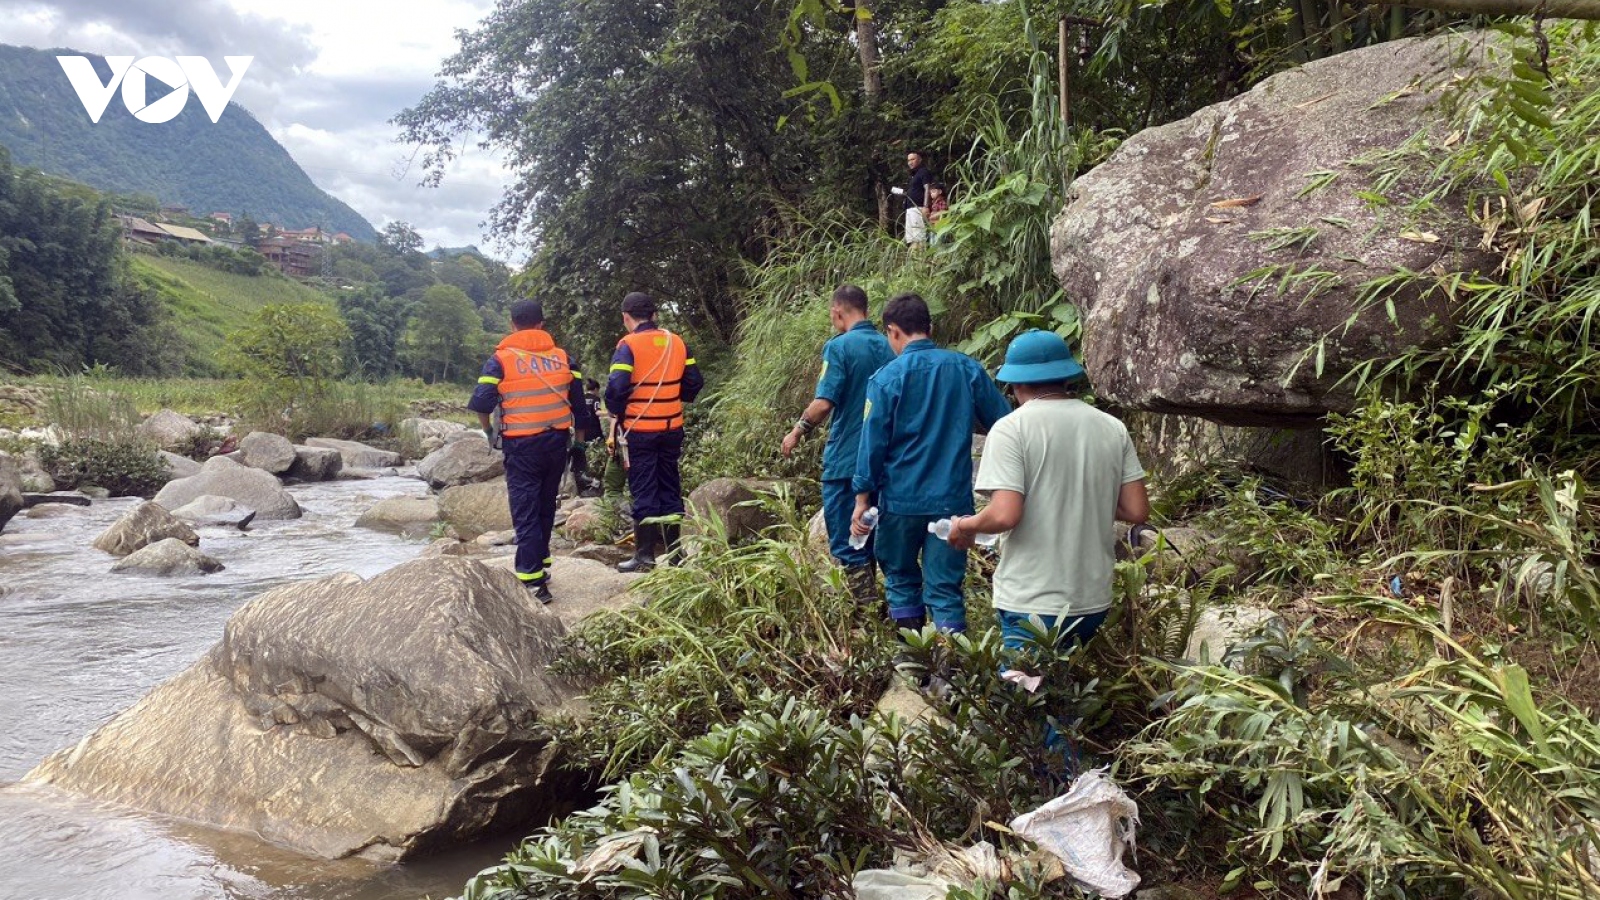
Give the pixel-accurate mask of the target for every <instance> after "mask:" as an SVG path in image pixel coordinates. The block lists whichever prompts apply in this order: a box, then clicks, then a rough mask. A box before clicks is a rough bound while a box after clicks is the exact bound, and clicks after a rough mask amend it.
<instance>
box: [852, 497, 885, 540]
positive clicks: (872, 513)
mask: <svg viewBox="0 0 1600 900" xmlns="http://www.w3.org/2000/svg"><path fill="white" fill-rule="evenodd" d="M861 524H863V525H865V526H867V533H866V534H855V533H854V532H852V533H851V534H850V546H851V547H853V548H854V549H856V550H860V549H861V548H862V547H865V546H866V545H867V538H869V537H872V529H874V528H877V527H878V508H877V507H876V506H874V507H872V508H871V509H869V510H867V511H866V512H864V513H862V514H861Z"/></svg>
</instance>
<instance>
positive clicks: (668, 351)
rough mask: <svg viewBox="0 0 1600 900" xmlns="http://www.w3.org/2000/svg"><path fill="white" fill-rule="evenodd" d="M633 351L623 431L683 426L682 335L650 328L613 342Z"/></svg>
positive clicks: (685, 355) (686, 353)
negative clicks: (630, 385)
mask: <svg viewBox="0 0 1600 900" xmlns="http://www.w3.org/2000/svg"><path fill="white" fill-rule="evenodd" d="M623 344H627V345H628V349H629V350H631V351H632V352H633V373H632V375H631V378H632V380H633V390H632V391H630V392H629V394H628V408H627V410H626V411H625V412H624V413H623V415H622V427H623V428H624V429H625V430H627V431H671V430H673V429H675V428H682V427H683V399H682V393H681V391H682V383H683V370H684V367H685V365H686V364H687V362H688V359H689V348H688V347H686V346H684V343H683V338H680V337H678V336H677V335H675V334H673V333H672V332H670V331H666V330H664V329H660V328H652V329H649V330H646V331H635V332H634V333H633V334H630V335H627V336H625V337H623V339H622V340H620V341H618V342H617V346H619V347H620V346H622V345H623Z"/></svg>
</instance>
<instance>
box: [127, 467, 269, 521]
mask: <svg viewBox="0 0 1600 900" xmlns="http://www.w3.org/2000/svg"><path fill="white" fill-rule="evenodd" d="M206 494H213V495H215V496H218V497H231V498H233V499H234V500H237V501H239V502H240V503H243V504H244V505H245V506H248V507H250V508H251V509H253V510H255V511H256V518H257V519H260V520H262V521H265V520H268V519H298V518H300V504H299V503H296V502H295V499H294V497H293V496H291V495H290V494H289V492H288V491H286V490H284V489H283V484H282V483H281V482H279V481H278V479H277V478H276V477H274V476H272V475H269V474H267V473H266V472H263V471H261V470H260V469H252V468H250V467H248V466H242V465H240V464H238V463H236V462H234V461H233V460H231V459H229V458H227V457H226V456H213V457H211V458H210V459H208V460H206V463H205V465H203V466H201V467H200V474H198V475H194V476H191V477H189V478H180V479H178V480H177V481H170V482H167V485H166V487H163V488H162V489H161V490H160V492H159V493H157V494H156V502H157V503H160V504H161V505H162V506H165V507H167V508H168V509H177V508H178V507H180V506H184V505H185V504H188V503H191V502H193V501H194V500H196V499H198V498H200V497H202V496H205V495H206Z"/></svg>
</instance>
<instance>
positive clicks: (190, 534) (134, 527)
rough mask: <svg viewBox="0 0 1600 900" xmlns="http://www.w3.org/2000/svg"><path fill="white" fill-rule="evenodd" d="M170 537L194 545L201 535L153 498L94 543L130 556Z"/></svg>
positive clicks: (198, 541)
mask: <svg viewBox="0 0 1600 900" xmlns="http://www.w3.org/2000/svg"><path fill="white" fill-rule="evenodd" d="M168 538H175V539H177V540H179V541H181V542H183V543H185V544H188V545H189V546H191V547H196V546H199V544H200V535H198V534H195V533H194V529H193V528H190V527H189V524H188V523H187V522H184V521H182V520H180V519H178V518H177V517H176V516H174V515H173V514H172V513H170V512H168V511H167V508H166V507H165V506H163V505H161V504H160V503H157V502H155V501H153V500H151V501H146V502H144V503H141V504H139V506H138V507H137V508H136V509H134V510H133V511H132V512H130V513H128V514H127V515H125V516H123V517H122V518H120V519H118V520H117V521H116V524H114V525H112V526H111V527H110V528H107V529H106V530H105V531H104V532H102V533H101V535H100V536H99V537H97V538H95V539H94V546H95V549H97V550H104V551H105V552H107V553H109V554H111V555H112V556H127V555H128V554H130V553H132V552H134V551H135V550H139V549H141V548H144V547H147V546H149V545H150V544H154V543H156V542H157V541H164V540H166V539H168Z"/></svg>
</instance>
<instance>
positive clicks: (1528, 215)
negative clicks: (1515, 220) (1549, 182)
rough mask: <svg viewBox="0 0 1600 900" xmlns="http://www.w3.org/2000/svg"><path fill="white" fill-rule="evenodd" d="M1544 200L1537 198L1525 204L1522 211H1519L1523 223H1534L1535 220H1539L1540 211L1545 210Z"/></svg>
mask: <svg viewBox="0 0 1600 900" xmlns="http://www.w3.org/2000/svg"><path fill="white" fill-rule="evenodd" d="M1544 200H1545V198H1543V197H1535V198H1533V199H1532V200H1530V201H1528V202H1527V203H1525V204H1523V206H1522V209H1521V210H1520V211H1519V212H1520V215H1521V218H1522V221H1524V222H1532V221H1533V220H1534V219H1537V218H1539V211H1540V210H1542V209H1544Z"/></svg>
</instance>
